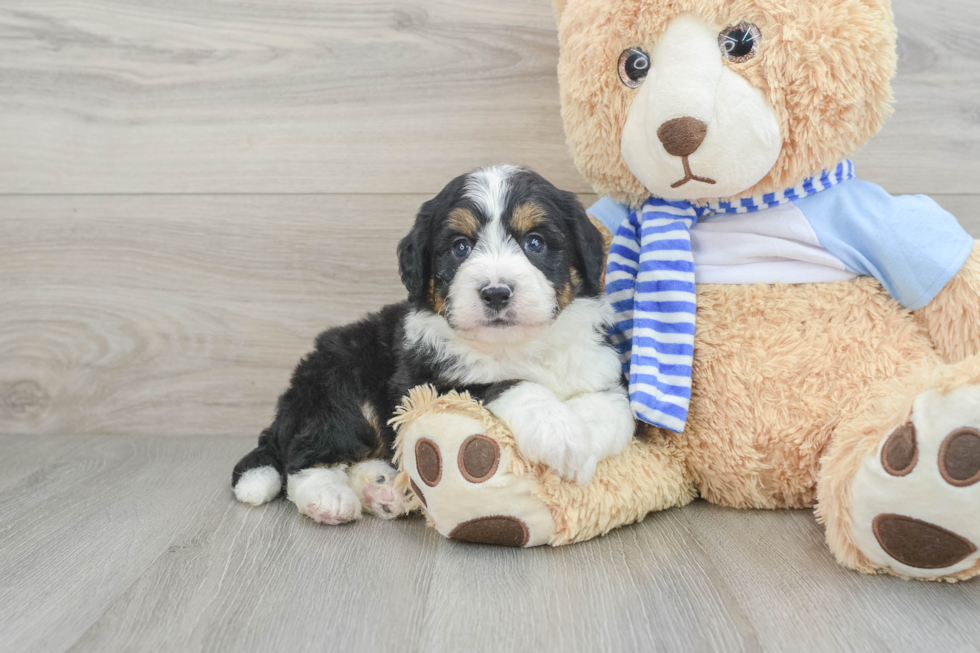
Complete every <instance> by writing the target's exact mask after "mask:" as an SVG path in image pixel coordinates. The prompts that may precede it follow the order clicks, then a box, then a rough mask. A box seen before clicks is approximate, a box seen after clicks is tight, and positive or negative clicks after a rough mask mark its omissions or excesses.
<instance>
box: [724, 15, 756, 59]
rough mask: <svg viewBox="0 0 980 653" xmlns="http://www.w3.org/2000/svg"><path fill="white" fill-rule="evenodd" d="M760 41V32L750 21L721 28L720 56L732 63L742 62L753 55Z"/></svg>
mask: <svg viewBox="0 0 980 653" xmlns="http://www.w3.org/2000/svg"><path fill="white" fill-rule="evenodd" d="M760 43H762V32H761V31H760V30H759V28H758V27H756V26H755V25H753V24H752V23H746V22H744V21H743V22H741V23H739V24H738V25H732V26H730V27H726V28H725V29H723V30H721V34H719V35H718V47H720V48H721V56H723V57H724V58H725V59H728V60H729V61H731V62H732V63H743V62H746V61H748V60H749V59H751V58H752V57H754V56H755V53H756V52H757V51H758V50H759V44H760Z"/></svg>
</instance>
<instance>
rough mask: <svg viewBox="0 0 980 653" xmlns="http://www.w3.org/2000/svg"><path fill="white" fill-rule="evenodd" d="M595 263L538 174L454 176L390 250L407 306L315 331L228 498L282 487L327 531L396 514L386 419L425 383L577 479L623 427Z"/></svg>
mask: <svg viewBox="0 0 980 653" xmlns="http://www.w3.org/2000/svg"><path fill="white" fill-rule="evenodd" d="M604 255H605V247H604V245H603V241H602V237H601V236H600V234H599V232H598V230H597V229H596V228H595V227H594V226H593V225H592V223H591V222H590V221H589V218H588V216H587V215H586V213H585V210H584V209H583V208H582V205H581V204H580V203H579V202H578V200H577V198H576V197H575V196H574V195H573V194H571V193H567V192H564V191H561V190H558V189H557V188H555V187H554V186H552V185H551V184H550V183H548V182H547V181H545V180H544V179H543V178H542V177H540V176H539V175H537V174H535V173H533V172H530V171H528V170H525V169H522V168H516V167H510V166H501V167H493V168H486V169H483V170H480V171H477V172H474V173H470V174H466V175H462V176H460V177H457V178H456V179H454V180H453V181H452V182H450V183H449V185H448V186H446V187H445V188H444V189H443V190H442V192H441V193H439V195H438V196H436V197H435V198H434V199H432V200H430V201H428V202H426V203H425V204H423V205H422V208H421V210H420V211H419V214H418V216H417V217H416V219H415V225H414V226H413V228H412V231H411V232H410V233H409V234H408V236H406V237H405V238H404V239H403V240H402V242H401V243H400V244H399V246H398V258H399V266H400V270H401V276H402V281H403V282H404V284H405V286H406V287H407V288H408V301H407V302H404V303H401V304H394V305H391V306H387V307H385V308H383V309H382V310H381V311H380V312H378V313H375V314H372V315H370V316H368V317H367V318H365V319H364V320H362V321H360V322H357V323H354V324H350V325H347V326H342V327H337V328H334V329H330V330H328V331H325V332H323V333H322V334H320V336H319V337H318V338H317V340H316V348H315V349H314V351H313V352H312V353H310V354H309V355H307V356H306V357H305V358H304V359H303V360H302V361H301V362H300V363H299V365H298V366H297V368H296V370H295V372H294V373H293V378H292V381H291V383H290V387H289V388H288V389H287V390H286V392H285V393H284V394H283V395H282V396H281V397H280V398H279V404H278V407H277V410H276V417H275V420H274V421H273V423H272V425H271V426H270V427H269V428H267V429H266V430H265V431H263V432H262V435H261V436H260V437H259V446H258V447H257V448H256V449H255V450H253V451H252V452H251V453H249V454H248V455H247V456H245V458H243V459H242V460H241V461H240V462H239V463H238V465H237V466H236V467H235V471H234V474H233V476H232V485H233V486H234V489H235V496H236V497H237V498H238V499H239V500H240V501H243V502H245V503H250V504H253V505H258V504H261V503H264V502H266V501H269V500H271V499H273V498H275V497H277V496H279V495H280V494H281V493H282V492H283V491H285V493H286V496H287V497H288V498H289V500H290V501H292V502H293V503H295V504H296V506H297V507H298V508H299V511H300V512H301V513H303V514H304V515H308V516H309V517H311V518H313V519H314V520H316V521H318V522H322V523H328V524H339V523H343V522H347V521H350V520H353V519H357V518H359V517H360V515H361V512H362V511H364V512H372V513H374V514H376V515H378V516H380V517H383V518H386V519H387V518H392V517H395V516H398V515H400V514H403V513H404V512H406V507H407V499H406V497H405V495H404V494H401V493H400V492H397V491H395V489H394V488H393V486H392V481H393V479H394V476H395V471H394V469H392V468H391V466H390V464H389V462H388V461H389V460H390V458H391V455H392V446H393V443H394V439H395V433H394V431H393V430H392V429H391V427H389V426H388V424H387V422H388V419H389V418H390V417H391V416H392V415H393V413H394V410H395V407H396V406H397V405H398V404H399V402H400V401H401V399H402V398H403V397H404V396H405V395H406V394H407V392H408V390H409V389H410V388H412V387H414V386H417V385H420V384H426V383H428V384H432V385H434V386H435V387H436V388H437V389H438V390H439V391H440V392H445V391H448V390H453V389H455V390H460V391H463V390H468V391H469V392H470V393H472V394H473V396H474V397H476V398H478V399H482V400H483V401H484V402H485V405H486V406H487V407H488V408H489V409H490V410H491V411H492V412H493V413H494V414H496V415H497V416H498V417H500V418H501V419H502V420H504V421H505V422H506V423H507V424H508V425H509V426H510V428H511V430H512V431H513V433H514V437H515V439H516V441H517V444H518V446H519V447H520V448H521V450H522V452H523V453H524V454H525V455H526V456H527V457H529V458H530V459H532V460H536V461H539V462H542V463H545V464H547V465H549V466H551V467H552V468H554V469H555V471H556V472H557V473H558V474H560V475H561V476H563V477H565V478H569V479H574V480H576V481H578V482H580V483H587V482H589V480H591V478H592V475H593V473H594V472H595V467H596V463H597V462H598V461H599V460H601V459H602V458H604V457H606V456H609V455H611V454H614V453H617V452H619V451H621V450H622V449H623V448H625V447H626V446H627V444H628V443H629V442H630V440H631V439H632V437H633V428H634V427H633V416H632V414H631V412H630V407H629V402H628V399H627V395H626V391H625V387H624V381H623V377H622V372H621V367H620V363H619V360H618V357H617V355H616V352H615V350H614V349H613V348H612V347H611V346H610V344H609V343H608V341H607V336H606V325H607V323H608V321H609V319H610V317H611V310H610V308H609V306H608V304H607V303H606V301H605V299H604V297H603V295H602V287H601V283H602V270H603V260H604ZM283 481H285V483H284V482H283Z"/></svg>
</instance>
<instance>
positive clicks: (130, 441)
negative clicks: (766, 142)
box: [0, 436, 980, 653]
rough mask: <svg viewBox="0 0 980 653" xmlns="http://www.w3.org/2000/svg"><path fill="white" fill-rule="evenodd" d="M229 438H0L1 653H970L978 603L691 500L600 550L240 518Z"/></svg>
mask: <svg viewBox="0 0 980 653" xmlns="http://www.w3.org/2000/svg"><path fill="white" fill-rule="evenodd" d="M251 444H252V442H251V440H250V439H244V438H226V437H214V436H211V437H173V436H165V437H152V436H143V437H118V436H104V437H99V436H61V437H58V436H47V437H33V436H5V437H0V450H2V451H3V453H4V455H3V456H2V458H0V650H3V651H11V652H14V651H18V652H19V651H24V652H28V651H30V652H36V651H66V650H67V651H97V652H104V651H137V650H138V651H180V652H187V651H237V652H245V651H291V652H297V653H298V652H300V651H396V652H399V653H407V652H411V651H419V652H425V653H433V652H441V651H565V652H579V651H581V652H588V651H599V650H606V651H653V650H660V651H678V650H691V651H705V650H709V649H713V650H730V651H738V650H746V651H757V650H769V651H800V650H828V651H829V650H835V651H850V650H853V651H863V652H867V651H888V650H892V651H894V650H907V651H910V650H921V651H966V650H976V647H977V646H978V644H980V619H978V618H977V616H978V615H980V584H977V583H960V584H957V585H946V584H943V585H940V584H924V583H913V582H906V581H902V580H898V579H894V578H888V577H871V576H862V575H859V574H855V573H852V572H848V571H845V570H844V569H842V568H840V567H838V566H837V565H836V564H835V563H834V561H833V559H832V558H831V556H830V553H829V552H828V551H827V548H826V546H825V545H824V542H823V533H822V530H821V528H819V527H818V526H817V525H816V524H815V522H814V520H813V518H812V516H811V515H810V513H809V512H807V511H784V512H746V511H737V510H728V509H724V508H718V507H715V506H711V505H709V504H705V503H697V504H694V505H692V506H689V507H686V508H684V509H681V510H670V511H667V512H664V513H660V514H656V515H652V516H650V517H649V518H648V519H647V520H646V521H644V522H643V523H642V524H638V525H635V526H632V527H627V528H623V529H620V530H618V531H614V532H613V533H611V534H610V535H608V536H606V537H605V538H602V539H599V540H594V541H591V542H587V543H585V544H580V545H575V546H569V547H564V548H560V549H548V548H539V549H534V550H529V551H521V550H513V549H504V548H497V547H484V546H478V545H468V544H458V543H453V542H450V541H448V540H444V539H443V538H441V537H439V536H438V535H436V534H435V533H434V532H433V531H431V530H428V529H427V528H426V527H425V522H424V521H423V520H422V519H421V518H419V517H409V518H405V519H400V520H397V521H394V522H383V521H381V520H378V519H374V518H370V517H366V518H365V519H364V520H362V521H361V522H358V523H354V524H351V525H347V526H319V525H316V524H314V523H313V522H312V521H310V520H309V519H306V518H304V517H301V516H300V515H299V514H298V513H297V512H296V510H295V508H294V507H293V506H292V504H288V503H286V502H282V501H280V502H275V503H272V504H269V505H267V506H264V507H261V508H248V507H246V506H244V505H241V504H238V503H236V502H235V501H234V500H233V499H232V496H231V491H230V489H229V487H228V475H229V470H230V469H231V466H232V464H233V463H234V461H235V460H236V459H237V457H238V456H239V455H241V454H242V453H243V452H244V451H246V450H247V449H248V448H250V446H251Z"/></svg>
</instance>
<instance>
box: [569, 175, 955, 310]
mask: <svg viewBox="0 0 980 653" xmlns="http://www.w3.org/2000/svg"><path fill="white" fill-rule="evenodd" d="M791 201H792V203H793V204H794V205H795V206H796V208H798V209H799V210H800V211H801V212H802V213H803V215H804V216H805V217H806V220H807V222H809V224H810V226H811V228H812V229H813V232H814V233H815V234H816V236H817V239H818V240H819V242H820V245H821V246H822V247H824V248H825V249H826V250H827V251H828V252H830V253H831V254H832V255H833V256H835V257H837V258H838V259H840V261H841V262H842V263H843V264H844V266H845V267H846V268H847V270H848V271H850V272H852V273H854V274H857V275H861V276H869V277H874V278H876V279H877V280H878V281H880V282H881V285H882V286H884V288H885V290H887V291H888V294H889V295H891V296H892V297H893V298H894V299H895V300H897V301H898V302H899V303H900V304H902V305H903V306H905V307H906V308H908V309H910V310H917V309H920V308H922V307H923V306H925V305H926V304H928V303H929V302H930V301H931V300H932V298H933V297H935V296H936V294H937V293H938V292H939V291H940V290H942V288H943V287H944V286H945V285H946V284H947V283H948V282H949V280H950V279H952V278H953V276H955V275H956V273H957V272H958V271H959V269H960V268H961V267H962V266H963V264H964V263H965V262H966V260H967V258H969V256H970V253H971V251H972V250H973V246H974V240H973V237H972V236H970V235H969V234H968V233H967V232H966V231H965V230H964V229H963V227H962V226H960V224H959V222H957V220H956V218H955V217H953V216H952V215H951V214H950V213H948V212H947V211H945V210H944V209H943V208H942V207H940V206H939V205H938V204H936V202H934V201H933V200H932V199H930V198H929V197H926V196H925V195H902V196H899V197H894V196H892V195H889V194H888V193H887V192H885V190H884V189H882V188H881V187H879V186H877V185H875V184H872V183H869V182H866V181H861V180H858V179H852V180H850V181H844V182H843V183H840V184H838V185H836V186H833V187H831V188H828V189H826V190H823V191H821V192H818V193H816V194H814V195H810V196H809V197H801V198H796V199H793V200H791ZM589 213H590V214H591V215H593V216H595V217H596V218H597V219H598V220H599V221H600V222H602V223H603V224H604V225H605V226H606V228H607V229H609V231H610V232H612V233H613V234H615V233H616V232H617V230H618V229H619V226H620V224H622V222H623V220H625V219H626V218H627V217H629V215H630V213H631V210H630V209H629V207H627V206H626V205H624V204H619V203H617V202H614V201H613V200H611V199H609V198H602V199H600V200H599V201H598V202H596V203H595V204H593V205H592V206H591V207H590V208H589ZM712 217H713V216H712V215H707V216H705V217H703V218H701V221H705V220H710V219H711V218H712Z"/></svg>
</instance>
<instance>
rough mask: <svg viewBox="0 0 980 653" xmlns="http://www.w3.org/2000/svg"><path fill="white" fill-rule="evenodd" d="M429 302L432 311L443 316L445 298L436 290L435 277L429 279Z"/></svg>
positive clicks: (444, 312)
mask: <svg viewBox="0 0 980 653" xmlns="http://www.w3.org/2000/svg"><path fill="white" fill-rule="evenodd" d="M429 303H430V304H431V306H432V310H433V311H435V312H436V313H438V314H439V315H443V316H445V314H446V298H445V297H443V296H442V293H440V292H439V291H438V290H436V280H435V279H429Z"/></svg>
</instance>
